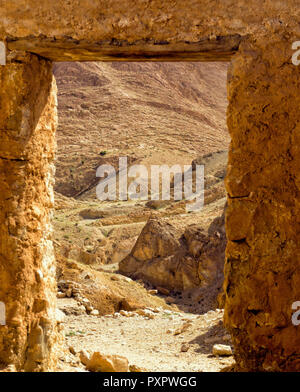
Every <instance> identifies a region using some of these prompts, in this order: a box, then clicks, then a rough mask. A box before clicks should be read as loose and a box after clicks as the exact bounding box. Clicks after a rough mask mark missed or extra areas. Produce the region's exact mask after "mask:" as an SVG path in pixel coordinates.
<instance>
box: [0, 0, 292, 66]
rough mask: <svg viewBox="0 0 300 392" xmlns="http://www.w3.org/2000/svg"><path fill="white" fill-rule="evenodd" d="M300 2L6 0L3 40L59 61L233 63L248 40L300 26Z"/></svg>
mask: <svg viewBox="0 0 300 392" xmlns="http://www.w3.org/2000/svg"><path fill="white" fill-rule="evenodd" d="M299 20H300V7H299V1H298V0H285V1H274V0H266V1H263V2H262V1H261V0H248V1H244V0H240V1H236V0H223V1H218V0H186V1H184V2H182V0H172V1H162V0H134V1H133V0H122V1H121V2H119V1H115V0H95V1H90V0H70V1H65V0H57V1H40V0H10V1H0V40H6V41H7V45H8V48H9V49H10V50H25V51H30V52H32V53H37V54H39V55H42V56H43V57H46V58H48V59H52V60H53V61H68V60H69V61H76V60H81V61H84V60H102V61H105V60H112V59H114V60H124V59H127V60H137V59H139V60H155V59H156V60H162V59H163V60H168V61H172V60H175V61H176V60H177V61H178V60H179V59H185V60H197V59H198V60H201V61H205V60H206V61H207V60H210V61H212V60H213V61H221V60H223V61H224V60H225V61H229V60H230V56H231V55H232V53H234V52H236V50H237V49H238V46H239V44H240V42H241V40H244V39H247V37H248V36H259V35H261V33H262V32H267V31H268V32H269V34H270V36H271V35H272V31H273V29H274V27H275V28H277V27H278V26H279V27H285V28H287V29H288V30H290V31H294V32H295V33H296V34H297V33H298V35H299V33H300V31H299V23H298V22H299Z"/></svg>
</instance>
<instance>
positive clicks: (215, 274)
mask: <svg viewBox="0 0 300 392" xmlns="http://www.w3.org/2000/svg"><path fill="white" fill-rule="evenodd" d="M223 218H224V217H223ZM223 218H222V217H220V218H216V219H215V220H214V221H213V223H212V224H211V225H210V226H209V229H208V230H207V231H205V230H203V229H201V227H199V226H197V225H190V226H188V227H186V228H183V229H178V228H176V227H174V226H173V225H172V224H170V223H168V222H166V221H164V220H159V219H155V218H150V219H149V221H148V223H147V224H146V226H145V227H144V228H143V230H142V232H141V234H140V236H139V238H138V240H137V242H136V244H135V246H134V247H133V249H132V251H131V253H130V255H129V256H127V257H126V258H125V259H124V260H122V261H121V263H120V264H119V269H120V272H122V273H124V274H126V275H129V276H131V277H133V278H135V279H143V280H146V281H148V282H150V283H151V284H153V285H154V286H157V287H163V288H167V289H169V290H172V291H185V290H189V289H195V288H199V287H202V288H203V287H207V286H209V285H212V284H214V283H215V282H216V281H219V283H220V284H221V283H222V278H223V265H224V250H225V243H226V241H225V231H224V220H223Z"/></svg>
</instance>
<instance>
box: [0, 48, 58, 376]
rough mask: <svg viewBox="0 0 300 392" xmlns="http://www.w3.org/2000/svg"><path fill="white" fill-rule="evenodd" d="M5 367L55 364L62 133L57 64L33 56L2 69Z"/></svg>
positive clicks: (0, 249) (1, 340) (0, 239)
mask: <svg viewBox="0 0 300 392" xmlns="http://www.w3.org/2000/svg"><path fill="white" fill-rule="evenodd" d="M0 86H1V95H0V138H1V145H0V301H2V302H4V303H5V306H6V325H5V326H0V363H1V366H2V367H3V366H4V367H5V365H8V364H10V363H14V364H15V365H16V367H17V369H25V370H28V371H33V370H48V369H49V368H51V367H52V366H53V365H54V356H53V354H52V353H53V349H54V346H55V341H56V339H57V331H56V330H57V328H56V319H55V307H56V302H55V301H56V298H55V285H56V284H55V262H54V256H53V249H52V242H51V240H50V238H49V236H50V234H51V230H50V221H49V215H48V211H49V209H50V208H52V206H53V194H52V176H53V158H54V143H55V128H56V121H57V117H56V85H55V80H54V78H53V76H52V66H51V63H50V62H48V61H46V60H40V59H38V58H37V57H36V56H33V55H25V56H23V61H22V62H20V61H13V60H12V62H11V63H9V64H7V65H6V66H5V67H0Z"/></svg>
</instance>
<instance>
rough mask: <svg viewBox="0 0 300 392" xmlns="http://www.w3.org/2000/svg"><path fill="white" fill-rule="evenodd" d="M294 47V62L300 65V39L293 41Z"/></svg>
mask: <svg viewBox="0 0 300 392" xmlns="http://www.w3.org/2000/svg"><path fill="white" fill-rule="evenodd" d="M292 49H293V50H295V51H296V52H295V53H294V54H293V56H292V63H293V64H294V65H296V66H298V65H300V41H295V42H293V44H292Z"/></svg>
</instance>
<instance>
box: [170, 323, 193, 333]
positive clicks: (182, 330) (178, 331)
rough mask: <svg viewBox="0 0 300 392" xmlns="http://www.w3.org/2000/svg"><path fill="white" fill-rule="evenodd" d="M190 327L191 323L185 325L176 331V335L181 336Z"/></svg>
mask: <svg viewBox="0 0 300 392" xmlns="http://www.w3.org/2000/svg"><path fill="white" fill-rule="evenodd" d="M190 326H191V323H190V322H186V323H184V324H183V325H182V326H181V327H179V328H177V329H176V330H175V332H174V335H180V334H181V333H183V332H185V331H186V330H187V329H188V328H189V327H190Z"/></svg>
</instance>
